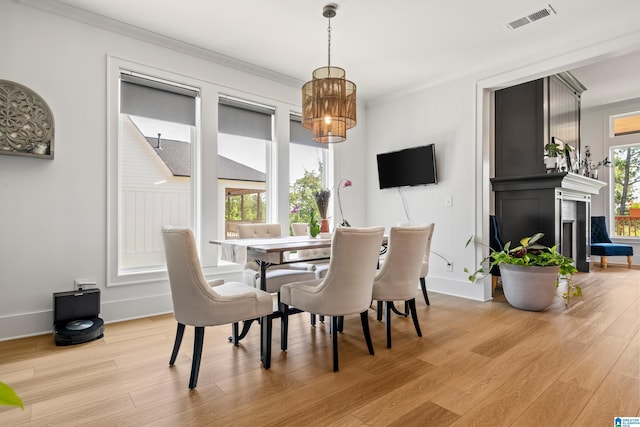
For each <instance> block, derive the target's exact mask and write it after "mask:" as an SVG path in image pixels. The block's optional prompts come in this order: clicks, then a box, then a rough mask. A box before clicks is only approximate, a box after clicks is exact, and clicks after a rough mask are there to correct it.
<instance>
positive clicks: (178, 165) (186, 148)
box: [145, 137, 267, 182]
mask: <svg viewBox="0 0 640 427" xmlns="http://www.w3.org/2000/svg"><path fill="white" fill-rule="evenodd" d="M145 139H146V140H147V142H148V143H149V145H150V146H151V148H153V151H155V152H156V154H157V155H158V156H159V157H160V159H162V161H163V162H164V164H165V165H167V167H168V168H169V170H170V171H171V173H172V174H173V175H174V176H186V177H189V176H191V153H190V144H189V143H188V142H185V141H177V140H174V139H165V138H161V139H160V147H159V148H158V138H154V137H145ZM218 178H219V179H229V180H235V181H253V182H266V180H267V179H266V178H267V177H266V174H265V173H264V172H260V171H259V170H257V169H253V168H251V167H249V166H247V165H243V164H242V163H239V162H236V161H234V160H231V159H229V158H227V157H224V156H220V155H218Z"/></svg>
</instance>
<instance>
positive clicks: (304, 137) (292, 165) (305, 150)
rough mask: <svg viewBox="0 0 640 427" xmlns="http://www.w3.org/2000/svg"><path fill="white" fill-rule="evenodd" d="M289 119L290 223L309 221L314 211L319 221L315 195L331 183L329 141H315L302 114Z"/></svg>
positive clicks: (291, 116)
mask: <svg viewBox="0 0 640 427" xmlns="http://www.w3.org/2000/svg"><path fill="white" fill-rule="evenodd" d="M289 123H290V124H289V129H290V139H291V141H290V142H291V143H290V144H289V204H290V205H291V212H290V214H289V224H291V223H294V222H309V220H310V216H311V213H312V212H313V214H314V217H315V219H316V220H318V221H319V213H318V208H317V205H316V202H315V199H314V197H313V195H314V193H315V192H316V191H319V190H321V189H322V188H328V187H329V185H328V178H327V176H328V174H327V164H328V158H329V154H328V153H329V144H319V143H317V142H314V141H313V139H312V138H313V135H312V133H311V131H310V130H308V129H305V128H304V127H302V119H301V117H300V116H297V115H294V114H291V115H290V122H289Z"/></svg>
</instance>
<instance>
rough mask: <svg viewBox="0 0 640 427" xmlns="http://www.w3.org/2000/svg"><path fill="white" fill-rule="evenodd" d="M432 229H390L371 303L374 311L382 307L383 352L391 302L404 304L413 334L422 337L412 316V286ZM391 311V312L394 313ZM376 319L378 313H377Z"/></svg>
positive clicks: (414, 299) (413, 302) (415, 281)
mask: <svg viewBox="0 0 640 427" xmlns="http://www.w3.org/2000/svg"><path fill="white" fill-rule="evenodd" d="M431 230H432V228H429V227H391V230H390V233H389V246H388V251H387V255H386V257H385V261H384V264H383V265H382V268H381V269H380V271H379V272H378V274H377V275H376V277H375V280H374V281H373V293H372V295H373V299H374V300H376V301H378V310H379V311H380V309H381V307H382V304H381V303H384V306H385V310H384V312H385V317H384V320H385V324H386V332H387V348H391V311H392V308H393V302H394V301H404V302H405V306H406V309H407V310H408V314H411V318H412V319H413V324H414V326H415V328H416V333H417V334H418V336H419V337H421V336H422V332H421V331H420V324H419V322H418V315H417V313H416V293H417V289H416V283H418V278H419V277H420V273H421V265H422V260H423V258H424V248H425V245H426V244H427V239H428V237H429V234H430V231H431ZM394 311H395V310H394ZM378 319H380V312H379V313H378Z"/></svg>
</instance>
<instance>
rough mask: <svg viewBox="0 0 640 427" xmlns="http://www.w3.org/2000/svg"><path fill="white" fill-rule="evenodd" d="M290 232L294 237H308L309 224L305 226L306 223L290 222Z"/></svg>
mask: <svg viewBox="0 0 640 427" xmlns="http://www.w3.org/2000/svg"><path fill="white" fill-rule="evenodd" d="M291 231H292V232H293V235H294V236H308V235H309V224H307V223H306V222H292V223H291Z"/></svg>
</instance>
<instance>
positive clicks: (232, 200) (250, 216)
mask: <svg viewBox="0 0 640 427" xmlns="http://www.w3.org/2000/svg"><path fill="white" fill-rule="evenodd" d="M258 197H260V210H261V214H260V218H259V219H260V221H261V222H264V212H265V198H264V193H260V194H259V195H258V194H255V193H253V194H245V195H244V197H243V196H241V195H235V196H231V197H227V199H226V205H225V212H227V218H226V219H227V220H228V221H248V222H251V221H256V222H257V221H258ZM243 199H244V201H243ZM242 210H244V215H243V212H242Z"/></svg>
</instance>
